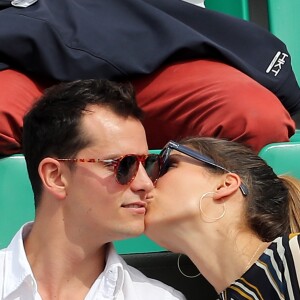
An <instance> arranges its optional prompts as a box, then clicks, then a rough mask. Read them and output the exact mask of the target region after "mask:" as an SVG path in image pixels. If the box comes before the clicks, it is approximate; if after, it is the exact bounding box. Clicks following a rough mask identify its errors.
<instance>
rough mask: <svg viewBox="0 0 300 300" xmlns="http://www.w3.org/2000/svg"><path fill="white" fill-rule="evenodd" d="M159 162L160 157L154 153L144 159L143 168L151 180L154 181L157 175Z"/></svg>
mask: <svg viewBox="0 0 300 300" xmlns="http://www.w3.org/2000/svg"><path fill="white" fill-rule="evenodd" d="M159 162H160V157H159V156H158V155H156V154H150V155H149V156H148V157H147V158H146V160H145V164H144V168H145V170H146V172H147V174H148V176H149V178H150V179H151V180H152V182H155V181H156V180H157V179H158V177H159V169H160V163H159Z"/></svg>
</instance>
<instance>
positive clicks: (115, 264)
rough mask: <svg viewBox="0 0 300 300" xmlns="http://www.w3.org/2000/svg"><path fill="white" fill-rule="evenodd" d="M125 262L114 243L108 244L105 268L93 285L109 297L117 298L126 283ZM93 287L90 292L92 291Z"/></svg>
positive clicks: (104, 295)
mask: <svg viewBox="0 0 300 300" xmlns="http://www.w3.org/2000/svg"><path fill="white" fill-rule="evenodd" d="M124 264H125V262H124V261H123V260H122V258H121V257H120V256H119V255H118V254H117V252H116V250H115V248H114V246H113V244H112V243H110V244H109V245H108V250H107V256H106V265H105V269H104V271H103V272H102V274H100V276H99V277H98V279H97V280H96V282H95V283H94V285H93V287H95V288H96V289H97V291H98V292H99V291H100V292H101V294H102V296H103V297H105V298H108V299H112V298H113V299H115V297H117V295H118V294H119V293H120V292H121V291H122V288H123V285H124ZM93 287H92V289H91V291H90V292H92V290H93Z"/></svg>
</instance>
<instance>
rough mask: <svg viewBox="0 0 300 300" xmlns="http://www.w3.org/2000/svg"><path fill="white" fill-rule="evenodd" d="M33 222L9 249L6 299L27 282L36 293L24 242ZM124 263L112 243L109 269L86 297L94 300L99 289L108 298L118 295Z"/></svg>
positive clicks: (107, 265)
mask: <svg viewBox="0 0 300 300" xmlns="http://www.w3.org/2000/svg"><path fill="white" fill-rule="evenodd" d="M32 224H33V222H29V223H26V224H25V225H23V226H22V227H21V229H20V230H19V231H18V232H17V234H16V235H15V236H14V238H13V239H12V241H11V243H10V244H9V245H8V247H7V248H6V251H5V252H6V253H5V263H4V264H5V274H4V290H3V296H4V298H6V297H7V296H8V295H10V294H11V293H13V292H15V291H16V290H18V289H19V288H21V287H22V285H23V284H28V285H29V286H30V288H31V290H32V293H36V292H37V284H36V280H35V278H34V275H33V273H32V270H31V267H30V265H29V262H28V260H27V256H26V253H25V249H24V242H23V240H24V239H25V238H26V236H27V235H28V233H29V232H30V230H31V228H32ZM124 266H125V262H124V260H123V259H122V258H121V257H120V256H119V255H118V254H117V252H116V250H115V248H114V246H113V244H112V243H109V244H108V248H107V256H106V265H105V269H104V271H103V272H102V273H101V274H100V275H99V277H98V278H97V279H96V281H95V282H94V284H93V286H92V288H91V290H90V291H89V293H88V297H87V298H86V299H94V297H93V295H95V294H98V293H99V292H100V293H101V294H102V296H104V297H106V298H114V297H116V296H117V295H118V294H119V293H120V292H121V291H122V288H123V285H124V276H125V275H124Z"/></svg>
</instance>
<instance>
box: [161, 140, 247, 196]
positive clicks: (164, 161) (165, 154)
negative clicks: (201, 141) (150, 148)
mask: <svg viewBox="0 0 300 300" xmlns="http://www.w3.org/2000/svg"><path fill="white" fill-rule="evenodd" d="M172 150H176V151H178V152H181V153H183V154H185V155H188V156H190V157H192V158H194V159H196V160H198V161H201V162H204V163H206V164H208V165H211V166H213V167H216V168H219V169H221V170H223V171H225V172H226V173H232V172H230V171H229V170H227V169H226V168H224V167H222V166H220V165H218V164H217V163H216V162H214V161H213V160H212V159H211V158H210V157H207V156H205V155H202V154H200V153H198V152H196V151H194V150H192V149H190V148H188V147H186V146H183V145H180V144H178V143H176V142H174V141H170V142H168V143H167V145H166V146H165V147H164V148H163V149H162V151H161V152H160V155H159V156H160V161H159V164H160V172H159V177H161V176H162V175H164V174H165V173H166V171H167V166H168V160H169V155H170V153H171V151H172ZM240 190H241V192H242V194H243V195H244V196H247V195H248V193H249V192H248V188H247V187H246V185H245V184H244V183H243V182H242V183H241V185H240Z"/></svg>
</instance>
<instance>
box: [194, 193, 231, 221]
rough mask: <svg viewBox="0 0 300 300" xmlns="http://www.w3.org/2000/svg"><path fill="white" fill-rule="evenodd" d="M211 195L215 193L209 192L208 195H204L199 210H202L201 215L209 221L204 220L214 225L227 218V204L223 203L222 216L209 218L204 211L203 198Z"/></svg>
mask: <svg viewBox="0 0 300 300" xmlns="http://www.w3.org/2000/svg"><path fill="white" fill-rule="evenodd" d="M209 194H215V192H207V193H204V194H203V195H202V197H201V199H200V201H199V210H200V213H201V214H202V215H203V216H204V217H205V219H207V220H204V221H205V222H207V223H214V222H216V221H218V220H220V219H222V218H223V217H224V216H225V212H226V207H225V203H224V202H223V212H222V214H221V215H220V216H219V217H210V216H208V215H207V214H206V213H205V212H204V211H203V209H202V200H203V198H205V197H206V196H207V195H209Z"/></svg>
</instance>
